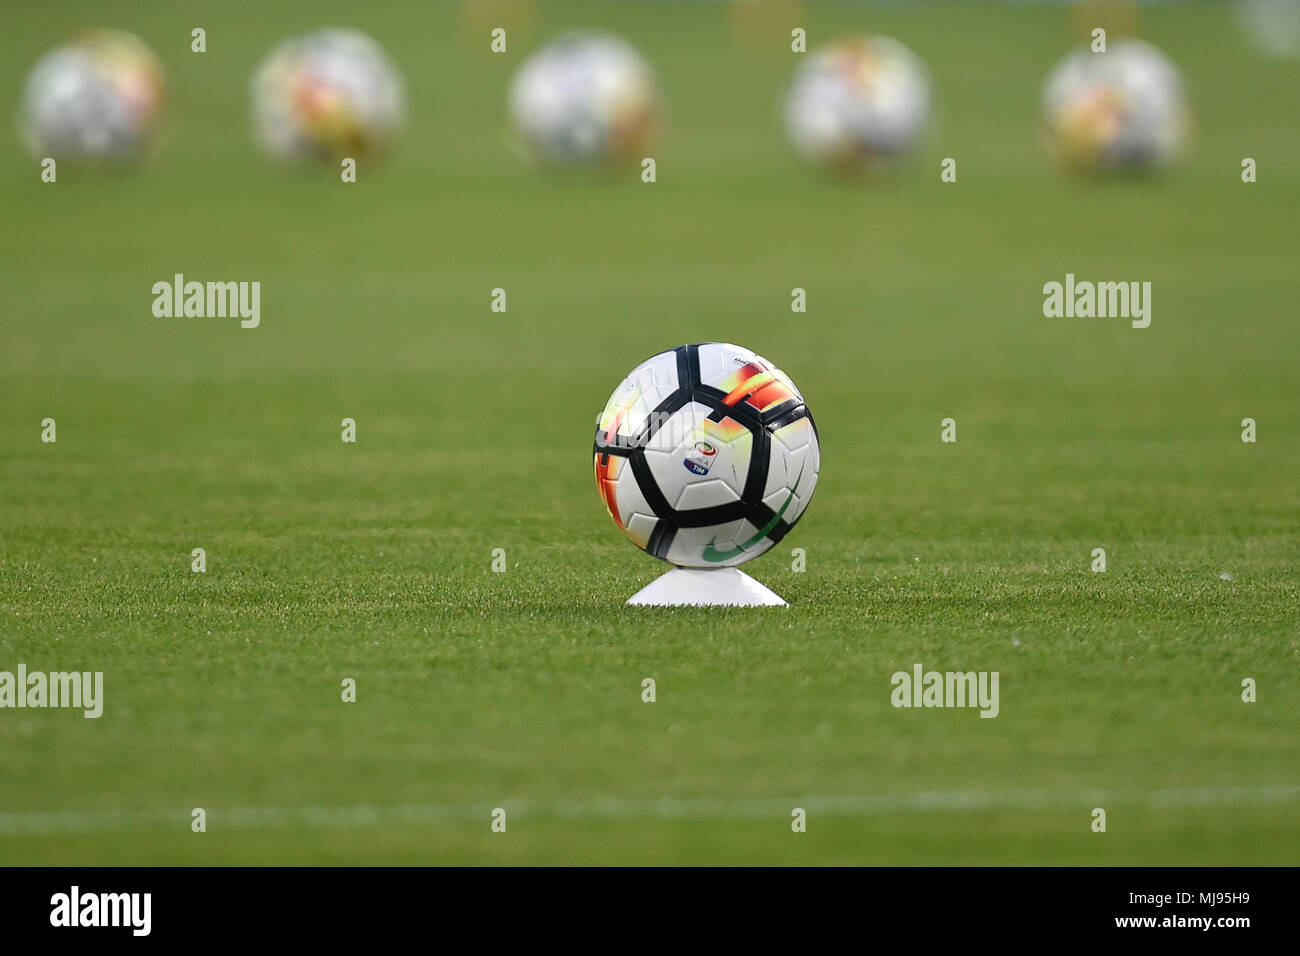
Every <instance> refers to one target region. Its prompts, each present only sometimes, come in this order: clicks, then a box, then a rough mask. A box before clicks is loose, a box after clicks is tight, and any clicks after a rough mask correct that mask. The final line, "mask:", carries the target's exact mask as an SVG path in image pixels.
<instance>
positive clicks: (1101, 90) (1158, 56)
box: [1043, 39, 1188, 173]
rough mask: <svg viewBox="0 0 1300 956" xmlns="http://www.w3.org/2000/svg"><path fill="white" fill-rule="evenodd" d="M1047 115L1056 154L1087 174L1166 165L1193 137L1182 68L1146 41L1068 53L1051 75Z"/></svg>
mask: <svg viewBox="0 0 1300 956" xmlns="http://www.w3.org/2000/svg"><path fill="white" fill-rule="evenodd" d="M1043 116H1044V122H1045V124H1046V129H1047V138H1048V144H1049V148H1050V149H1051V151H1052V153H1053V154H1054V155H1055V156H1056V157H1057V159H1058V160H1059V161H1060V162H1061V163H1062V164H1064V165H1065V166H1067V167H1068V168H1070V169H1074V170H1078V171H1082V172H1103V173H1104V172H1111V171H1122V170H1154V169H1160V168H1162V167H1165V166H1167V165H1169V164H1170V163H1171V162H1173V161H1174V160H1175V159H1176V158H1177V156H1178V154H1179V152H1180V150H1181V148H1182V146H1183V142H1184V140H1185V139H1186V136H1187V126H1188V112H1187V104H1186V100H1185V97H1184V94H1183V83H1182V79H1181V78H1180V77H1179V75H1178V70H1177V68H1176V67H1175V66H1174V65H1173V64H1172V63H1171V62H1170V61H1169V59H1168V58H1166V57H1165V55H1164V54H1163V53H1161V52H1160V51H1159V50H1157V49H1156V48H1155V47H1153V46H1151V44H1149V43H1144V42H1143V41H1141V40H1132V39H1123V40H1116V41H1114V42H1112V43H1111V44H1110V47H1109V49H1108V50H1107V51H1106V52H1105V53H1094V52H1092V50H1090V49H1088V48H1081V49H1078V50H1075V51H1074V52H1073V53H1070V54H1069V55H1068V56H1066V58H1065V59H1064V60H1062V61H1061V63H1060V64H1059V65H1058V66H1057V67H1056V69H1054V70H1053V71H1052V73H1051V74H1050V75H1049V76H1048V78H1047V83H1046V86H1045V87H1044V89H1043Z"/></svg>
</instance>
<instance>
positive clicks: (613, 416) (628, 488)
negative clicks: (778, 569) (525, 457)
mask: <svg viewBox="0 0 1300 956" xmlns="http://www.w3.org/2000/svg"><path fill="white" fill-rule="evenodd" d="M595 458H596V487H597V489H598V490H599V491H600V496H601V498H602V499H603V500H604V502H605V508H606V510H608V512H609V516H610V517H611V518H613V519H614V523H615V524H617V525H618V526H619V527H620V528H622V529H623V532H624V533H625V534H626V535H627V536H628V537H629V538H631V539H632V541H633V542H634V543H635V544H636V546H637V547H639V548H642V549H644V550H645V551H648V552H649V553H650V554H653V555H654V556H655V557H657V558H662V559H663V560H665V561H668V562H670V563H671V564H675V565H677V566H678V567H684V568H723V567H731V566H734V565H737V564H741V563H742V562H745V561H749V560H750V559H751V558H756V557H758V556H759V555H760V554H762V553H763V552H765V551H767V550H768V549H769V548H770V547H772V545H774V544H776V543H777V542H778V541H780V540H781V539H782V538H783V537H785V535H786V534H787V533H788V532H789V531H790V529H791V528H793V527H794V525H795V522H796V521H798V520H799V518H800V517H801V516H802V515H803V513H804V509H805V508H807V507H808V501H809V499H811V498H812V494H813V491H814V489H816V487H817V473H818V470H819V469H820V467H821V452H820V448H819V445H818V443H817V426H816V425H814V424H813V419H812V414H811V413H810V412H809V411H808V406H807V405H806V404H804V400H803V396H802V395H800V394H799V390H798V389H797V388H795V387H794V383H793V382H791V381H790V379H789V378H788V377H787V376H786V375H785V373H784V372H782V371H781V370H780V369H778V368H777V367H776V366H775V365H773V364H772V363H771V362H769V361H767V359H765V358H762V357H761V356H758V355H755V354H754V353H753V352H751V351H750V350H749V349H745V348H741V347H740V346H738V345H725V344H721V343H717V342H709V343H705V344H703V345H682V346H679V347H678V348H675V349H672V350H670V351H667V352H661V353H659V354H658V355H656V356H654V357H652V358H649V359H647V360H646V361H644V362H642V363H641V364H640V365H638V366H637V367H636V368H635V369H633V370H632V374H630V375H629V376H628V377H627V378H626V379H624V380H623V384H622V385H620V386H619V387H618V388H617V389H616V390H615V392H614V394H613V395H612V396H610V399H609V403H608V404H607V405H606V406H605V410H604V411H603V412H601V414H600V420H599V423H598V425H597V428H596V444H595Z"/></svg>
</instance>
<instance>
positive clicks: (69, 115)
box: [18, 30, 165, 163]
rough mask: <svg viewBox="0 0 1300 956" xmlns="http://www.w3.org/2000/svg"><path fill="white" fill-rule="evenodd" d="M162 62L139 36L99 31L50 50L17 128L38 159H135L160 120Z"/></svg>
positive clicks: (36, 71)
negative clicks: (47, 157) (48, 157)
mask: <svg viewBox="0 0 1300 956" xmlns="http://www.w3.org/2000/svg"><path fill="white" fill-rule="evenodd" d="M164 87H165V80H164V74H163V68H162V65H161V64H160V63H159V62H158V59H157V58H156V57H155V56H154V55H153V53H151V52H150V50H149V48H148V47H147V46H145V44H144V41H143V40H141V39H140V38H139V37H137V36H135V35H133V34H130V33H124V32H122V31H119V30H93V31H91V32H89V33H86V34H84V35H83V36H80V37H78V38H77V39H75V40H72V41H71V42H69V43H65V44H64V45H62V46H60V47H56V48H55V49H54V50H51V51H50V52H49V53H47V54H46V55H45V56H43V57H42V58H41V59H40V60H39V61H38V62H37V64H36V65H35V66H34V67H33V68H32V71H31V73H30V74H28V77H27V84H26V87H25V88H24V90H23V94H22V99H21V101H20V103H19V107H18V131H19V135H20V137H21V138H22V140H23V143H24V144H25V145H26V147H27V149H28V151H29V152H30V153H31V154H32V155H33V156H35V157H37V158H43V157H46V156H50V157H53V158H54V159H70V160H89V161H97V162H106V163H120V162H129V161H131V160H134V159H137V158H139V157H140V156H141V155H142V154H144V153H145V152H146V150H147V149H148V148H149V146H150V145H151V144H152V143H153V142H154V140H155V139H156V137H157V135H158V130H159V128H160V126H161V125H162V113H163V94H164Z"/></svg>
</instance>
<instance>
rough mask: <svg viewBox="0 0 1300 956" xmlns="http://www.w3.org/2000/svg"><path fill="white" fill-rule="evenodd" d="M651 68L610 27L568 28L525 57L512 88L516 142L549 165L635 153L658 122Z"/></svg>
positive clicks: (659, 102)
mask: <svg viewBox="0 0 1300 956" xmlns="http://www.w3.org/2000/svg"><path fill="white" fill-rule="evenodd" d="M663 115H664V107H663V98H662V96H661V95H660V92H659V85H658V83H657V82H656V80H655V76H654V71H653V70H652V69H651V68H650V65H649V64H648V63H646V61H645V60H644V59H643V58H642V57H641V54H639V53H638V52H637V51H636V50H635V49H633V48H632V47H631V46H630V45H629V44H628V43H626V42H624V41H623V40H621V39H620V38H618V37H616V36H613V35H612V34H608V33H601V32H597V31H591V30H579V31H575V32H572V33H566V34H564V35H563V36H561V37H559V38H558V39H556V40H554V41H552V42H551V43H549V44H547V45H546V46H544V47H543V48H542V49H540V50H538V51H537V52H536V53H534V54H532V55H531V56H530V57H528V59H527V60H525V61H524V62H523V64H522V65H521V66H520V67H519V71H518V72H517V73H516V74H515V78H514V81H513V83H512V84H511V87H510V118H511V123H512V125H513V127H514V131H515V135H516V137H517V138H518V140H519V143H520V145H521V146H522V147H523V148H524V149H525V150H526V151H527V152H528V153H529V154H530V155H531V156H532V157H533V158H534V159H536V160H537V161H538V162H541V163H543V164H547V165H594V164H600V163H618V162H628V161H632V160H638V159H641V158H642V157H644V155H645V151H646V150H647V149H648V148H649V147H650V146H651V144H652V143H653V142H654V140H655V138H656V136H657V135H658V133H659V130H660V127H661V125H662V122H663Z"/></svg>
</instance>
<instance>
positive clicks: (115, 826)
mask: <svg viewBox="0 0 1300 956" xmlns="http://www.w3.org/2000/svg"><path fill="white" fill-rule="evenodd" d="M1292 804H1300V786H1272V787H1219V788H1204V789H1193V790H1149V791H1143V792H1130V793H1125V792H1122V791H1105V790H1093V791H1076V792H1073V793H1069V792H1057V791H1051V790H1012V791H1001V792H979V791H967V792H962V791H932V792H927V793H896V794H877V795H871V796H867V795H846V796H804V797H791V798H775V797H763V798H753V799H744V800H728V799H724V798H708V797H703V798H700V797H662V798H658V799H653V800H644V799H622V798H618V797H606V798H603V799H596V800H561V801H555V802H550V803H543V802H539V801H534V800H526V799H508V800H502V801H500V802H499V803H498V804H496V806H500V807H504V808H505V810H506V814H507V818H508V819H510V820H514V819H518V818H519V817H533V818H550V819H556V820H566V821H578V822H581V821H588V820H612V821H624V820H758V819H769V818H770V819H777V820H788V819H789V817H790V811H791V810H793V809H794V808H795V807H802V808H803V809H804V810H806V811H807V812H808V814H809V815H810V816H812V815H822V816H832V817H871V816H888V815H891V814H909V813H910V814H915V813H969V812H977V811H1002V810H1058V809H1059V810H1069V809H1084V810H1090V809H1092V808H1093V807H1105V808H1107V809H1108V810H1109V809H1111V808H1113V807H1133V806H1138V807H1146V808H1150V809H1176V808H1180V807H1209V808H1224V809H1227V808H1236V807H1259V806H1286V805H1292ZM492 810H493V805H491V804H487V803H481V804H472V803H461V804H412V805H397V806H353V807H237V808H233V809H229V810H222V809H220V808H216V807H213V808H207V811H208V812H207V826H208V828H209V829H211V830H222V829H231V830H272V829H278V828H289V827H306V828H318V829H347V828H354V827H375V826H386V825H406V826H431V825H437V824H443V823H465V822H469V823H475V822H486V821H488V820H490V818H491V813H492ZM190 813H191V811H189V810H90V811H78V810H67V811H54V812H37V813H0V836H29V835H60V834H75V833H100V832H112V831H123V830H172V829H184V830H188V829H189V826H190V819H191V818H190Z"/></svg>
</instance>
